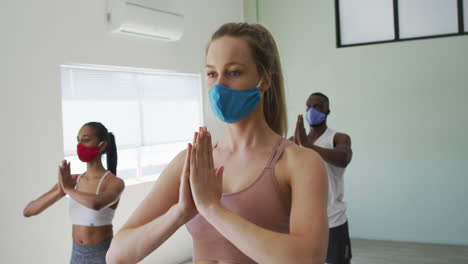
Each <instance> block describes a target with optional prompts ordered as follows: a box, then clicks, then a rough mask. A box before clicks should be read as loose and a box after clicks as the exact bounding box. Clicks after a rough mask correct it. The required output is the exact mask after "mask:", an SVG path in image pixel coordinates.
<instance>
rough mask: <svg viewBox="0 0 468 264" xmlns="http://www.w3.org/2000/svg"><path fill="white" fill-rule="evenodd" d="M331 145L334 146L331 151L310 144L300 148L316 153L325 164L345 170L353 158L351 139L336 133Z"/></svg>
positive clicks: (303, 144)
mask: <svg viewBox="0 0 468 264" xmlns="http://www.w3.org/2000/svg"><path fill="white" fill-rule="evenodd" d="M333 143H334V145H335V147H334V148H333V149H327V148H321V147H318V146H315V145H313V144H312V143H310V142H306V143H302V146H304V147H306V148H310V149H313V150H315V151H317V152H318V153H319V154H320V156H321V157H322V158H323V159H324V160H325V161H326V162H328V163H331V164H333V165H335V166H337V167H340V168H346V166H348V164H349V162H351V158H352V156H353V152H352V150H351V138H350V137H349V136H348V135H346V134H342V133H336V134H335V138H334V139H333Z"/></svg>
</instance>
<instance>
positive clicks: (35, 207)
mask: <svg viewBox="0 0 468 264" xmlns="http://www.w3.org/2000/svg"><path fill="white" fill-rule="evenodd" d="M63 196H65V193H64V192H63V191H62V190H61V188H60V186H59V185H58V184H55V185H54V186H53V187H52V188H51V189H50V190H49V191H48V192H46V193H44V194H43V195H41V196H40V197H39V198H37V199H36V200H33V201H31V202H29V203H28V205H26V207H25V208H24V210H23V215H24V217H30V216H34V215H38V214H40V213H41V212H42V211H44V210H45V209H47V208H48V207H49V206H51V205H53V204H54V203H55V202H57V201H58V200H60V199H61V198H62V197H63Z"/></svg>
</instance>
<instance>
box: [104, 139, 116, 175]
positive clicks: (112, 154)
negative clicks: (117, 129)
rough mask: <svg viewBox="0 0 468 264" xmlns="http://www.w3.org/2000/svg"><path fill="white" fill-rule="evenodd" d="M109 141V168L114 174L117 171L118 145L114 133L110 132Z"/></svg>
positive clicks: (107, 149)
mask: <svg viewBox="0 0 468 264" xmlns="http://www.w3.org/2000/svg"><path fill="white" fill-rule="evenodd" d="M107 137H108V141H107V148H106V153H107V169H108V170H110V171H111V172H112V173H113V174H116V173H117V146H116V145H115V137H114V134H112V133H110V132H109V134H108V136H107Z"/></svg>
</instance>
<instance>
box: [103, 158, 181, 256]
mask: <svg viewBox="0 0 468 264" xmlns="http://www.w3.org/2000/svg"><path fill="white" fill-rule="evenodd" d="M185 155H186V151H183V152H181V153H179V154H178V155H177V156H176V157H175V158H174V160H172V161H171V163H169V165H168V166H167V168H166V169H165V170H164V171H163V172H162V173H161V175H160V176H159V178H158V180H157V181H156V183H155V184H154V186H153V188H152V190H151V191H150V193H149V194H148V195H147V197H146V198H145V199H144V200H143V202H142V203H141V204H140V205H139V206H138V208H137V209H136V210H135V211H134V212H133V214H132V216H131V217H130V218H129V219H128V220H127V222H126V223H125V224H124V226H123V227H122V228H121V229H120V230H119V231H118V232H117V234H116V235H115V237H114V239H113V240H112V243H111V246H110V248H109V251H108V252H107V255H106V261H107V263H111V264H115V263H137V262H139V261H141V260H142V259H144V258H145V257H146V256H148V255H149V254H150V253H151V252H153V251H154V250H156V249H157V248H158V247H159V246H160V245H162V244H163V243H164V241H166V240H167V239H168V238H169V237H170V236H171V235H172V234H173V233H174V232H175V231H177V229H178V228H179V227H181V226H182V225H184V224H185V223H186V222H187V221H188V220H189V219H190V218H187V217H186V216H185V215H184V214H183V212H182V210H181V209H180V207H178V206H177V201H178V199H179V185H180V175H181V172H182V168H183V165H184V159H185Z"/></svg>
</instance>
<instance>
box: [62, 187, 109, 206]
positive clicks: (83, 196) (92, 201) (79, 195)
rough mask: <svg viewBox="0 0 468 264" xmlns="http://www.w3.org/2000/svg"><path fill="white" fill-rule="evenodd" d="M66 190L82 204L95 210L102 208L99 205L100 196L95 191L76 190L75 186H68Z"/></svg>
mask: <svg viewBox="0 0 468 264" xmlns="http://www.w3.org/2000/svg"><path fill="white" fill-rule="evenodd" d="M65 192H66V193H67V194H68V195H69V196H70V197H71V198H72V199H73V200H75V201H77V202H79V203H80V204H82V205H84V206H86V207H88V208H90V209H93V210H100V209H102V208H100V206H99V196H98V195H96V194H94V193H86V192H81V191H78V190H75V189H74V188H66V189H65Z"/></svg>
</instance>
